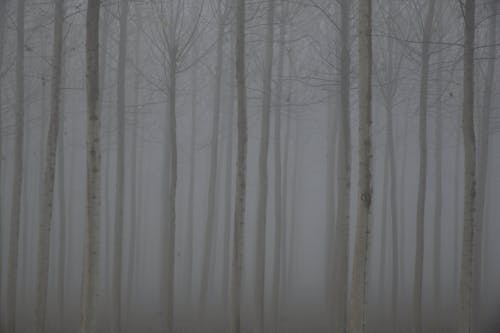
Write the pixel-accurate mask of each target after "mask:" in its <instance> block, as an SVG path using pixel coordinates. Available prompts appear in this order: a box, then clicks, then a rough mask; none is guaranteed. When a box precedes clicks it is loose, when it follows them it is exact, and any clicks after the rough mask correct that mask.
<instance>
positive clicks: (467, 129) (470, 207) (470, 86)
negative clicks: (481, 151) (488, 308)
mask: <svg viewBox="0 0 500 333" xmlns="http://www.w3.org/2000/svg"><path fill="white" fill-rule="evenodd" d="M475 7H476V3H475V0H465V7H464V20H465V28H464V79H463V80H464V81H463V89H464V90H463V94H464V95H463V96H464V97H463V115H462V116H463V118H462V122H463V123H462V125H463V127H462V128H463V139H464V153H465V154H464V161H465V162H464V165H465V170H464V225H463V228H464V229H463V245H462V264H461V269H460V312H459V313H460V315H459V330H458V331H459V332H460V333H470V332H472V331H473V321H474V320H475V318H473V282H474V278H475V275H476V274H475V273H476V272H475V271H474V248H475V246H478V245H479V244H477V240H478V238H477V234H476V228H477V226H476V216H474V214H475V212H474V210H475V207H476V143H475V137H474V35H475V9H476V8H475Z"/></svg>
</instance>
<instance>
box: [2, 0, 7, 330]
mask: <svg viewBox="0 0 500 333" xmlns="http://www.w3.org/2000/svg"><path fill="white" fill-rule="evenodd" d="M6 15H7V0H0V87H1V86H2V81H3V80H2V79H3V65H4V63H3V57H4V56H3V53H4V43H5V23H6V22H5V21H6V20H5V17H6ZM2 102H3V100H2V93H1V92H0V110H2V107H3V104H2ZM2 121H3V117H2V114H1V112H0V128H2V124H3V122H2ZM2 142H3V140H2V135H0V175H1V174H2V169H3V150H2ZM0 192H1V193H3V181H2V180H0ZM2 199H3V195H2V194H0V240H2V239H3V215H2V214H3V200H2ZM0 252H1V253H3V245H0ZM2 259H3V258H2V256H0V271H3V270H2V268H3V260H2ZM2 282H3V276H2V274H0V286H3V284H2ZM2 295H3V294H2V288H1V287H0V300H1V299H3V298H2ZM2 313H3V308H2V306H1V305H0V318H1V317H2ZM0 329H1V325H0Z"/></svg>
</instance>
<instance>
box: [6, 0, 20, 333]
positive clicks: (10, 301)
mask: <svg viewBox="0 0 500 333" xmlns="http://www.w3.org/2000/svg"><path fill="white" fill-rule="evenodd" d="M16 25H17V48H16V116H15V148H14V149H15V150H14V176H13V189H12V209H11V220H10V235H9V259H8V260H9V262H8V269H7V304H6V305H7V309H8V310H7V311H6V318H5V320H6V330H7V332H15V329H16V307H17V302H16V301H17V299H16V298H17V295H16V290H17V271H18V251H19V248H18V247H19V224H20V216H21V189H22V182H23V168H24V166H23V145H24V0H18V1H17V21H16Z"/></svg>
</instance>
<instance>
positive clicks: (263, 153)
mask: <svg viewBox="0 0 500 333" xmlns="http://www.w3.org/2000/svg"><path fill="white" fill-rule="evenodd" d="M267 6H268V8H267V18H266V37H265V38H266V39H265V51H264V52H265V55H264V72H263V82H262V91H263V96H262V118H261V134H260V148H259V176H258V177H259V185H258V198H257V246H256V250H257V252H256V269H255V303H256V304H255V306H256V322H255V326H256V328H257V330H258V332H264V290H265V267H266V220H267V195H268V185H269V184H268V183H269V180H268V157H269V156H268V155H269V119H270V113H271V99H272V95H271V89H272V81H271V80H272V72H273V48H274V47H273V46H274V45H273V41H274V0H268V1H267Z"/></svg>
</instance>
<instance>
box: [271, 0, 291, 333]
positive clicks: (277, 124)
mask: <svg viewBox="0 0 500 333" xmlns="http://www.w3.org/2000/svg"><path fill="white" fill-rule="evenodd" d="M287 18H288V6H287V3H286V2H285V1H284V0H281V17H280V30H279V33H280V34H279V49H278V74H277V78H278V82H277V84H276V107H275V111H274V179H275V181H274V218H275V222H274V225H275V227H274V250H273V265H274V267H273V284H272V300H271V313H272V327H271V332H273V333H277V332H279V329H280V327H279V324H280V323H279V318H280V288H281V260H282V256H283V255H282V251H281V250H282V244H283V240H284V239H283V238H284V237H283V236H284V235H283V227H282V226H283V213H284V212H283V211H282V209H283V206H282V201H283V199H282V192H281V190H282V185H281V184H282V172H281V169H282V167H281V165H282V161H281V108H282V107H281V105H282V95H283V68H284V60H285V42H286V40H285V38H286V33H287V22H286V20H287Z"/></svg>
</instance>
